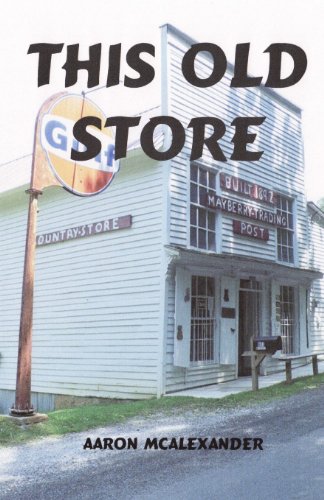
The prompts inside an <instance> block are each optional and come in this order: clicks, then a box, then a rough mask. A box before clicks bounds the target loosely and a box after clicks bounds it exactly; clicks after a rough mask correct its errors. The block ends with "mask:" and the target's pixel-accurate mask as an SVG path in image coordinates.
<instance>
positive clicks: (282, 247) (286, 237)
mask: <svg viewBox="0 0 324 500" xmlns="http://www.w3.org/2000/svg"><path fill="white" fill-rule="evenodd" d="M277 213H278V214H279V215H281V216H282V217H284V218H285V219H286V220H287V227H286V228H282V227H280V228H278V229H277V251H278V260H279V261H281V262H288V263H290V264H291V263H293V262H294V221H293V202H292V200H290V199H288V198H284V197H283V196H278V199H277Z"/></svg>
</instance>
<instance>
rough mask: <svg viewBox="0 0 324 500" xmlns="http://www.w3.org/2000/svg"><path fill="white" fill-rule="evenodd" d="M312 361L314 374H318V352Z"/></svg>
mask: <svg viewBox="0 0 324 500" xmlns="http://www.w3.org/2000/svg"><path fill="white" fill-rule="evenodd" d="M312 363H313V375H318V363H317V354H313V356H312Z"/></svg>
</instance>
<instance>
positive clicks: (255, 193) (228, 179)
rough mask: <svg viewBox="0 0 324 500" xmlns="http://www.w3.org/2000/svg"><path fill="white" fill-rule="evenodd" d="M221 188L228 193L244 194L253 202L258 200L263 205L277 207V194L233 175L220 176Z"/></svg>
mask: <svg viewBox="0 0 324 500" xmlns="http://www.w3.org/2000/svg"><path fill="white" fill-rule="evenodd" d="M220 186H221V188H222V189H225V190H226V191H233V192H234V193H238V194H242V195H243V196H246V197H247V198H251V199H252V200H258V201H261V202H263V203H269V204H270V205H275V204H276V203H277V194H276V193H275V192H274V191H272V190H271V189H268V188H266V187H264V186H260V185H259V184H255V183H254V182H248V181H246V180H244V179H241V178H240V177H234V176H233V175H228V174H224V173H221V174H220Z"/></svg>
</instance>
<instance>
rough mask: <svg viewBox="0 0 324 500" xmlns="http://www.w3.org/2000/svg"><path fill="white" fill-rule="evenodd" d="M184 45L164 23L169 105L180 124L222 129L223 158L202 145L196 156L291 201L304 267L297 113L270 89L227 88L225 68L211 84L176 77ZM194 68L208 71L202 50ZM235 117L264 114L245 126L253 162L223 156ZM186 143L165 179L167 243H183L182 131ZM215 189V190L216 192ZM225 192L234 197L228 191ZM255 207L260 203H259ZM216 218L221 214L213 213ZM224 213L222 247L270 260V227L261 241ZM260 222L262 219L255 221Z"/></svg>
mask: <svg viewBox="0 0 324 500" xmlns="http://www.w3.org/2000/svg"><path fill="white" fill-rule="evenodd" d="M188 48H189V45H188V44H186V43H185V41H184V40H181V39H180V38H178V36H177V33H175V32H174V31H173V29H172V28H171V29H170V28H169V33H168V68H167V71H168V74H169V80H168V81H169V88H168V96H169V100H168V102H169V110H168V113H169V114H170V115H172V116H175V117H177V118H178V119H179V120H180V121H181V122H182V123H183V125H184V126H185V127H187V125H188V123H189V121H190V120H191V118H193V117H198V116H214V117H217V118H220V119H221V120H223V121H224V122H225V124H226V126H227V131H226V134H225V136H224V138H223V139H221V141H220V144H221V147H222V150H223V152H224V154H225V155H226V157H227V159H228V161H227V162H217V161H214V160H213V159H212V157H211V155H210V153H209V151H208V150H207V149H205V151H204V156H203V158H202V159H201V161H202V162H203V163H205V164H206V165H211V166H214V167H215V168H217V169H218V170H219V171H223V172H225V173H228V174H231V175H235V176H239V177H240V178H242V179H245V180H247V181H254V182H256V183H258V184H261V185H263V186H265V187H267V188H268V189H273V190H275V191H279V192H282V193H283V194H286V195H289V196H291V197H293V198H294V199H295V200H296V203H295V205H296V207H295V208H296V216H297V224H296V241H297V242H298V251H297V259H296V264H297V265H299V266H300V267H307V253H308V252H307V242H306V241H307V239H306V237H307V226H306V224H307V222H306V214H305V211H306V202H305V197H304V165H303V143H302V135H301V119H300V114H299V113H298V112H296V110H295V108H293V107H289V106H288V105H287V106H285V105H284V104H283V103H282V100H281V99H280V98H277V99H276V97H275V95H274V93H271V94H270V93H269V92H267V91H266V90H264V89H263V88H243V89H240V88H230V78H231V74H230V71H228V72H227V74H226V75H225V76H224V77H223V79H222V80H221V81H220V82H219V83H218V84H216V85H214V86H212V87H210V88H196V87H195V86H193V85H190V84H189V83H188V82H187V81H186V80H185V79H184V77H183V76H182V72H181V61H182V58H183V55H184V53H185V52H186V51H187V50H188ZM195 68H196V71H197V73H198V74H199V75H200V76H201V77H203V76H204V75H205V76H207V75H209V74H210V72H211V61H210V60H209V59H208V58H207V57H205V56H204V55H199V56H198V57H197V58H196V63H195ZM237 116H265V117H266V120H265V121H264V123H263V124H262V125H261V126H260V127H255V128H251V131H255V132H257V139H256V141H255V144H253V145H249V149H251V150H254V151H257V150H263V151H264V154H263V156H262V158H261V159H260V160H259V161H257V162H237V161H232V160H230V159H229V156H230V155H231V152H232V150H233V145H232V144H231V139H232V136H233V133H234V128H233V127H231V126H230V124H231V122H232V121H233V119H234V118H235V117H237ZM186 134H187V140H186V145H185V147H184V149H183V151H182V153H181V154H180V155H178V157H177V158H175V159H174V160H173V161H172V167H171V179H170V191H171V192H170V198H171V207H170V226H171V231H170V243H172V244H175V245H184V246H187V245H188V212H187V205H188V198H189V195H188V186H189V183H188V170H189V157H190V147H191V143H192V131H191V129H188V130H186ZM220 192H221V191H220ZM224 195H225V196H230V197H231V198H235V196H233V193H230V194H229V193H226V192H225V191H224ZM258 205H259V206H260V207H261V208H262V206H263V207H264V208H267V206H266V205H264V204H262V203H259V204H258ZM218 217H221V215H220V214H219V215H218ZM231 220H232V218H231V217H230V216H228V215H227V216H223V217H222V226H221V228H222V231H221V234H222V251H223V252H224V253H234V254H238V255H255V256H256V257H259V256H262V257H264V258H265V259H267V260H274V261H275V260H276V237H275V236H276V235H275V229H274V228H271V227H270V240H269V242H267V243H265V242H262V241H257V240H253V239H249V238H244V237H240V236H237V235H233V231H232V228H231ZM260 225H262V224H260Z"/></svg>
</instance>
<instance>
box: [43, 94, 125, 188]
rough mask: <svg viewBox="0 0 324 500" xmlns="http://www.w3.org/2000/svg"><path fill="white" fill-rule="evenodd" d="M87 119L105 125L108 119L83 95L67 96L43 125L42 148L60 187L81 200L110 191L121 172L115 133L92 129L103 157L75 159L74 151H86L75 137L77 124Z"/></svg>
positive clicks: (60, 99) (50, 111)
mask: <svg viewBox="0 0 324 500" xmlns="http://www.w3.org/2000/svg"><path fill="white" fill-rule="evenodd" d="M83 116H95V117H98V118H100V119H101V120H102V122H103V123H104V122H105V121H106V117H105V115H104V113H103V112H102V111H101V110H100V108H99V107H98V106H97V105H96V104H94V103H93V102H91V101H90V100H88V99H86V98H84V97H83V96H79V95H69V94H68V95H65V96H63V97H60V98H59V99H58V100H56V101H55V102H54V103H53V104H52V106H51V107H50V109H49V110H48V112H47V113H46V114H44V115H43V117H42V122H41V133H40V138H41V145H42V148H43V149H44V151H45V152H46V156H47V159H48V163H49V165H50V167H51V169H52V171H53V173H54V175H55V177H56V179H57V180H58V181H59V183H60V184H61V185H62V186H63V187H64V188H65V189H67V190H68V191H70V192H71V193H73V194H76V195H79V196H91V195H94V194H98V193H100V192H101V191H103V190H104V189H106V188H107V187H108V186H109V184H110V183H111V181H112V180H113V178H114V176H115V174H116V173H117V172H118V170H119V162H118V161H115V158H114V156H115V140H114V136H113V133H112V131H111V129H109V128H103V130H102V131H101V130H99V129H98V128H95V127H91V126H89V127H88V129H89V132H91V134H92V135H94V136H96V137H97V138H98V139H99V140H100V142H101V144H102V148H101V151H100V153H99V154H98V155H97V156H96V157H95V158H92V159H90V160H87V161H82V162H81V161H80V162H76V161H74V160H72V159H71V149H72V148H73V149H75V150H78V151H82V150H83V149H82V148H84V146H83V145H82V144H80V143H77V141H76V140H75V138H74V137H73V127H74V124H75V123H76V122H77V121H78V120H79V119H80V118H82V117H83Z"/></svg>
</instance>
